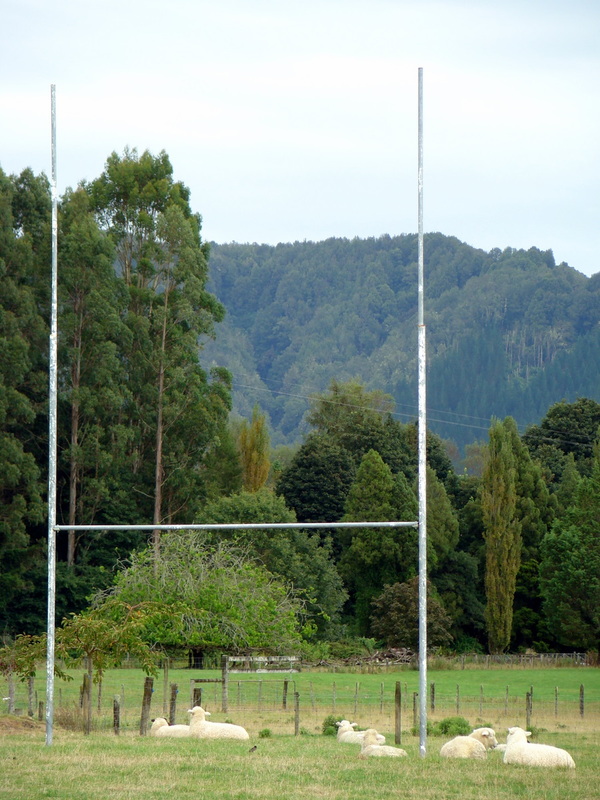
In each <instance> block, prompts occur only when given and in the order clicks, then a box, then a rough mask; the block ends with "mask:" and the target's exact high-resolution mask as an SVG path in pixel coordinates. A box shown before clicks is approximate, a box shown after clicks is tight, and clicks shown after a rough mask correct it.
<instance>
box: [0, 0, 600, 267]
mask: <svg viewBox="0 0 600 800" xmlns="http://www.w3.org/2000/svg"><path fill="white" fill-rule="evenodd" d="M0 11H1V14H0V19H1V20H2V45H1V48H0V76H1V77H0V166H1V167H2V169H3V170H4V171H5V172H7V173H18V172H20V171H21V170H22V169H23V168H25V167H27V166H30V167H32V168H33V170H34V171H35V172H36V173H38V172H41V171H44V172H46V174H48V175H49V174H50V171H51V161H50V85H51V84H55V85H56V98H57V161H58V189H59V193H61V194H62V192H63V191H64V189H65V188H66V187H67V186H75V185H76V184H77V183H78V182H79V181H80V180H92V179H94V178H96V177H98V176H99V175H100V174H101V172H102V170H103V167H104V163H105V161H106V158H107V156H108V155H109V154H110V153H111V152H112V151H113V150H116V151H117V152H119V153H122V152H123V150H124V148H125V147H126V146H129V147H137V149H138V151H139V152H140V153H141V152H142V151H143V150H146V149H148V150H150V151H151V152H152V153H154V154H157V153H158V152H159V151H160V150H162V149H164V150H166V151H167V153H168V154H169V156H170V159H171V162H172V164H173V167H174V172H175V178H176V179H177V180H182V181H183V182H184V183H186V184H187V185H188V186H189V187H190V189H191V192H192V206H193V208H194V210H195V211H199V212H200V213H201V214H202V216H203V220H204V227H203V235H204V238H205V239H207V240H214V241H217V242H230V241H237V242H267V243H270V244H275V243H277V242H288V241H296V240H300V241H302V240H304V239H309V240H313V241H319V240H321V239H325V238H327V237H329V236H345V237H349V238H352V237H354V236H360V237H367V236H379V235H380V234H383V233H389V234H391V235H395V234H400V233H414V232H416V230H417V75H418V68H419V67H422V68H423V73H424V228H425V230H426V231H440V232H442V233H444V234H447V235H453V236H457V237H458V238H459V239H461V240H462V241H465V242H467V243H468V244H470V245H473V246H475V247H482V248H484V249H485V250H489V249H491V248H493V247H500V248H504V247H508V246H510V247H525V248H528V247H531V246H535V247H539V248H541V249H552V250H553V251H554V255H555V258H556V260H557V262H560V261H567V262H568V263H569V264H570V265H571V266H573V267H575V268H576V269H578V270H580V271H581V272H583V273H585V274H587V275H591V274H593V273H596V272H599V271H600V224H599V223H600V158H599V153H600V3H599V2H597V0H445V1H444V0H439V1H438V2H434V1H433V0H412V2H408V1H407V0H289V1H288V0H168V1H167V2H161V3H159V2H156V0H119V2H117V0H103V2H96V1H95V0H52V2H49V1H48V0H2V4H1V7H0Z"/></svg>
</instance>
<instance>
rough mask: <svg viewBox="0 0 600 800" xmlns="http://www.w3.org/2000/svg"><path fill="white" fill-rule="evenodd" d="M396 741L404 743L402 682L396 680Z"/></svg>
mask: <svg viewBox="0 0 600 800" xmlns="http://www.w3.org/2000/svg"><path fill="white" fill-rule="evenodd" d="M394 712H395V713H394V720H395V728H394V741H395V742H396V744H402V684H401V683H400V681H396V693H395V695H394Z"/></svg>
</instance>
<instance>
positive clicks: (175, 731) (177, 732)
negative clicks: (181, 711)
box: [150, 717, 190, 739]
mask: <svg viewBox="0 0 600 800" xmlns="http://www.w3.org/2000/svg"><path fill="white" fill-rule="evenodd" d="M189 735H190V726H189V725H169V723H168V722H167V720H166V719H165V718H164V717H157V718H156V719H155V720H153V722H152V727H151V728H150V736H158V737H162V738H165V737H169V738H176V739H181V738H183V737H184V736H188V737H189Z"/></svg>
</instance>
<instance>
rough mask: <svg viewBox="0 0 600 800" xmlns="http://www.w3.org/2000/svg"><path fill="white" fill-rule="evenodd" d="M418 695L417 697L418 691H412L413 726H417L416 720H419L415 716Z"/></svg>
mask: <svg viewBox="0 0 600 800" xmlns="http://www.w3.org/2000/svg"><path fill="white" fill-rule="evenodd" d="M418 697H419V693H418V692H413V726H414V727H415V728H416V727H417V725H418V722H419V720H418V718H417V707H418V705H419V704H418V703H417V698H418Z"/></svg>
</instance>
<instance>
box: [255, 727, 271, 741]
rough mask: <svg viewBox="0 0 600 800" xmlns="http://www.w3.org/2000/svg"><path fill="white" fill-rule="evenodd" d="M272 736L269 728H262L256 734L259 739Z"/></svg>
mask: <svg viewBox="0 0 600 800" xmlns="http://www.w3.org/2000/svg"><path fill="white" fill-rule="evenodd" d="M272 735H273V734H272V733H271V729H270V728H263V729H262V731H259V732H258V738H259V739H268V738H269V737H270V736H272Z"/></svg>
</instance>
